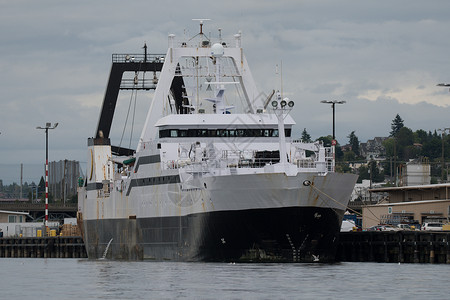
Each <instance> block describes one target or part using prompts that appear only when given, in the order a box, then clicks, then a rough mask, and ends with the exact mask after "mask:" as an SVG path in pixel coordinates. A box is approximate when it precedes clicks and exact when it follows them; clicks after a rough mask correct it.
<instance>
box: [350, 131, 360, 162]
mask: <svg viewBox="0 0 450 300" xmlns="http://www.w3.org/2000/svg"><path fill="white" fill-rule="evenodd" d="M347 137H348V143H349V144H350V146H351V147H352V151H353V153H355V155H356V156H359V139H358V137H357V136H356V135H355V131H352V132H351V133H350V134H349V135H348V136H347Z"/></svg>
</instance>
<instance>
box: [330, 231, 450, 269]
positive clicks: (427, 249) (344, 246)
mask: <svg viewBox="0 0 450 300" xmlns="http://www.w3.org/2000/svg"><path fill="white" fill-rule="evenodd" d="M449 240H450V232H439V231H437V232H430V231H362V232H342V233H341V234H340V241H339V246H338V251H337V255H336V260H337V261H346V262H385V263H441V264H450V245H449Z"/></svg>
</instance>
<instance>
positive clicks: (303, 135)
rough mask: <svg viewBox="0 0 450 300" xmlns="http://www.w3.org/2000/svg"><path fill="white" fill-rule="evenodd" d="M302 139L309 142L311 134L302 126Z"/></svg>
mask: <svg viewBox="0 0 450 300" xmlns="http://www.w3.org/2000/svg"><path fill="white" fill-rule="evenodd" d="M302 141H303V142H305V143H310V142H311V136H310V135H309V133H308V132H307V131H306V128H303V131H302Z"/></svg>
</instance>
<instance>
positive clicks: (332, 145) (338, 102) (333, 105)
mask: <svg viewBox="0 0 450 300" xmlns="http://www.w3.org/2000/svg"><path fill="white" fill-rule="evenodd" d="M320 103H326V104H331V108H332V109H333V140H332V141H331V149H332V151H333V170H334V164H335V155H336V154H335V153H336V151H335V147H336V133H335V108H334V107H335V105H336V104H344V103H346V101H338V100H333V101H330V100H322V101H320Z"/></svg>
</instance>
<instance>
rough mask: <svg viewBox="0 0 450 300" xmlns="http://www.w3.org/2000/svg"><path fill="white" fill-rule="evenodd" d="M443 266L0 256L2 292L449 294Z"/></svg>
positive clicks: (104, 295) (80, 295)
mask: <svg viewBox="0 0 450 300" xmlns="http://www.w3.org/2000/svg"><path fill="white" fill-rule="evenodd" d="M449 271H450V266H447V265H430V264H401V265H398V264H378V263H339V264H332V265H330V264H225V263H223V264H220V263H174V262H122V261H107V260H98V261H93V260H87V259H19V258H1V259H0V295H1V299H388V298H389V299H449V298H450V296H449V295H450V285H449V274H450V272H449Z"/></svg>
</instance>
